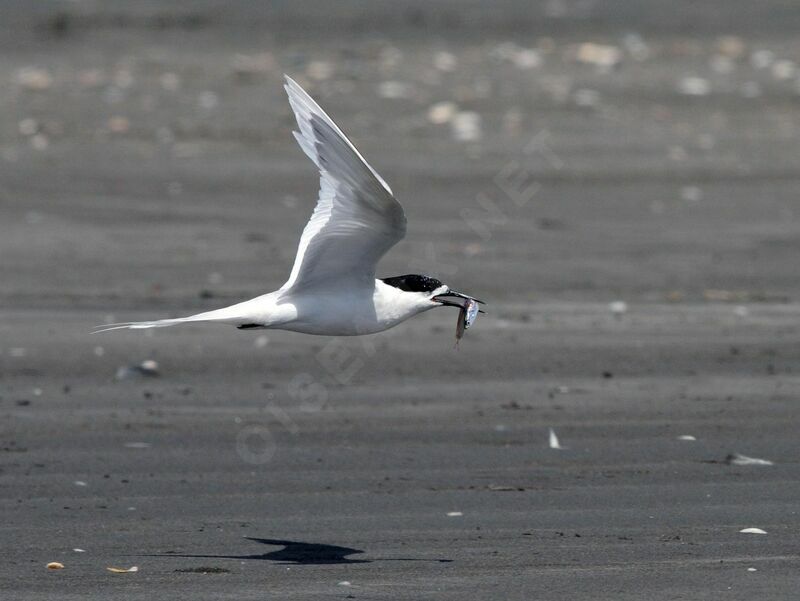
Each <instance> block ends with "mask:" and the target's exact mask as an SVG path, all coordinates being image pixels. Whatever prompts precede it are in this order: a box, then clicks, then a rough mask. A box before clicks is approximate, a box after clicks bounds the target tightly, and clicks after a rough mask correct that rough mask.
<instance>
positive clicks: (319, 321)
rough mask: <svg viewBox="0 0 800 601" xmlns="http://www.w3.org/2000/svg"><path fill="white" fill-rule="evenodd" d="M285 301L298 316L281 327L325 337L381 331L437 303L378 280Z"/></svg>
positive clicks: (292, 295) (290, 298)
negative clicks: (358, 286)
mask: <svg viewBox="0 0 800 601" xmlns="http://www.w3.org/2000/svg"><path fill="white" fill-rule="evenodd" d="M286 302H289V303H291V304H292V305H293V306H294V308H295V310H296V315H297V316H296V318H295V319H293V320H292V321H290V322H287V323H284V324H281V325H277V326H275V327H278V328H280V329H285V330H291V331H293V332H302V333H305V334H319V335H326V336H358V335H361V334H373V333H375V332H382V331H383V330H388V329H389V328H391V327H394V326H396V325H397V324H399V323H401V322H403V321H405V320H406V319H408V318H409V317H413V316H414V315H416V314H418V313H421V312H423V311H426V310H428V309H432V308H433V307H435V306H436V305H435V304H434V303H431V302H430V301H429V300H427V299H426V298H425V296H424V295H422V294H419V293H413V292H404V291H402V290H399V289H397V288H393V287H392V286H388V285H386V284H384V283H383V282H382V281H380V280H375V285H374V286H373V287H372V288H370V287H368V286H364V287H362V288H357V289H353V288H330V289H328V290H324V291H320V290H318V289H317V290H314V291H308V292H305V293H303V292H300V293H295V294H291V295H290V296H289V297H287V299H286Z"/></svg>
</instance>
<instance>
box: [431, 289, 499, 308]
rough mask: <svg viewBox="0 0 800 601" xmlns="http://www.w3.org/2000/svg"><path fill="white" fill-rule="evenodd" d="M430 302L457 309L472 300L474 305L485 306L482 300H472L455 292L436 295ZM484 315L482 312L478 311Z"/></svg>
mask: <svg viewBox="0 0 800 601" xmlns="http://www.w3.org/2000/svg"><path fill="white" fill-rule="evenodd" d="M431 300H433V301H436V302H437V303H441V304H442V305H444V306H446V307H458V308H459V309H460V308H461V307H463V306H464V304H465V303H466V302H467V301H468V300H473V301H475V302H476V303H480V304H482V305H485V304H486V303H484V302H483V301H482V300H478V299H477V298H473V297H471V296H467V295H466V294H461V293H460V292H456V291H455V290H450V291H448V292H445V293H444V294H437V295H436V296H434V297H433V298H432V299H431ZM480 312H481V313H484V311H480Z"/></svg>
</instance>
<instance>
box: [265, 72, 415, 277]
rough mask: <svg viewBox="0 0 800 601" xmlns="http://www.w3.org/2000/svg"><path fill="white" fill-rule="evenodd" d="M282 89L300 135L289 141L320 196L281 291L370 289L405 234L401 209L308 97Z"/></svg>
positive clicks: (290, 86)
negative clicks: (306, 163)
mask: <svg viewBox="0 0 800 601" xmlns="http://www.w3.org/2000/svg"><path fill="white" fill-rule="evenodd" d="M284 87H285V88H286V92H287V93H288V94H289V102H290V103H291V105H292V110H294V114H295V117H297V124H298V126H299V130H300V131H296V132H294V136H295V138H297V141H298V143H299V144H300V147H301V148H302V149H303V151H304V152H305V153H306V154H307V155H308V157H309V158H310V159H311V160H312V161H314V164H315V165H316V166H317V167H318V168H319V173H320V191H319V200H318V201H317V206H316V208H315V209H314V214H313V215H312V216H311V219H310V220H309V222H308V224H307V225H306V227H305V229H304V230H303V235H302V236H301V237H300V244H299V246H298V249H297V256H296V257H295V260H294V266H293V267H292V273H291V275H290V276H289V280H288V281H287V282H286V283H285V284H284V285H283V287H282V288H281V290H288V289H292V290H298V289H305V288H314V287H316V286H317V285H319V284H322V285H323V286H324V285H331V284H332V283H334V282H336V283H339V284H343V285H346V286H358V285H370V286H371V285H373V281H374V278H375V266H376V265H377V263H378V261H379V260H380V258H381V257H382V256H383V255H384V254H385V253H386V251H388V250H389V249H390V248H391V247H392V246H394V245H395V244H396V243H397V242H398V241H400V240H401V239H402V238H403V236H404V235H405V233H406V217H405V214H404V213H403V207H402V206H400V203H399V202H397V200H395V198H394V196H393V195H392V191H391V189H390V188H389V186H388V185H387V184H386V182H385V181H383V179H382V178H381V176H380V175H378V174H377V172H376V171H375V170H374V169H373V168H372V167H370V166H369V165H368V164H367V162H366V161H365V160H364V158H363V157H362V156H361V154H360V153H359V152H358V151H357V150H356V148H355V146H353V145H352V144H351V143H350V141H349V140H348V139H347V137H346V136H345V135H344V133H342V130H340V129H339V128H338V127H337V126H336V124H335V123H334V122H333V120H332V119H331V118H330V117H328V115H326V114H325V111H323V110H322V109H321V108H320V107H319V105H318V104H317V103H316V102H314V100H313V99H312V98H311V96H309V95H308V94H307V93H306V91H305V90H303V88H301V87H300V86H299V85H298V84H297V83H296V82H295V81H294V80H293V79H291V78H290V77H288V76H287V77H286V85H285V86H284Z"/></svg>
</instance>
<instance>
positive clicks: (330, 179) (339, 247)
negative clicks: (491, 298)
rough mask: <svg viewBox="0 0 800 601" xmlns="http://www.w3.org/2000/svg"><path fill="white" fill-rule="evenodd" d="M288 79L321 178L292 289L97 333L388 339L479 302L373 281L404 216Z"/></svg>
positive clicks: (302, 139)
mask: <svg viewBox="0 0 800 601" xmlns="http://www.w3.org/2000/svg"><path fill="white" fill-rule="evenodd" d="M285 77H286V83H285V85H284V88H285V89H286V92H287V94H288V95H289V104H290V105H291V107H292V110H293V111H294V114H295V117H296V119H297V126H298V129H299V131H295V132H293V133H294V137H295V138H296V139H297V142H298V143H299V144H300V148H302V149H303V152H305V154H306V155H307V156H308V158H310V159H311V160H312V161H313V162H314V164H315V165H316V166H317V168H318V169H319V175H320V190H319V199H318V200H317V205H316V208H315V209H314V212H313V214H312V215H311V219H310V220H309V222H308V224H306V227H305V229H304V230H303V234H302V235H301V237H300V243H299V245H298V248H297V255H296V257H295V260H294V266H293V267H292V271H291V274H290V275H289V279H288V280H287V281H286V283H285V284H284V285H283V286H281V287H280V288H279V289H278V290H276V291H274V292H270V293H268V294H263V295H261V296H258V297H256V298H253V299H250V300H247V301H244V302H240V303H237V304H235V305H231V306H228V307H224V308H222V309H216V310H214V311H207V312H205V313H198V314H197V315H190V316H188V317H179V318H175V319H158V320H155V321H137V322H127V323H117V324H107V325H105V326H100V327H99V329H98V330H97V332H106V331H110V330H117V329H124V328H130V329H134V330H135V329H145V328H163V327H167V326H174V325H179V324H189V323H209V322H212V323H223V324H230V325H234V326H236V327H237V328H239V329H243V330H245V329H262V328H272V329H280V330H289V331H292V332H301V333H304V334H316V335H322V336H358V335H362V334H373V333H376V332H381V331H384V330H388V329H389V328H392V327H394V326H396V325H397V324H399V323H402V322H403V321H405V320H407V319H409V318H410V317H413V316H414V315H417V314H419V313H423V312H424V311H428V310H430V309H434V308H436V307H444V306H454V307H459V308H460V309H461V310H462V311H463V310H464V307H465V305H466V304H470V305H472V304H473V303H482V302H483V301H479V300H478V299H475V298H472V297H470V296H468V295H466V294H462V293H460V292H456V291H454V290H451V289H450V287H449V286H447V285H446V284H443V283H442V282H441V281H439V280H438V279H436V278H434V277H430V276H427V275H420V274H407V275H401V276H395V277H387V278H382V279H376V278H375V268H376V265H377V263H378V261H379V260H380V259H381V257H383V256H384V255H385V254H386V252H387V251H388V250H389V249H390V248H391V247H392V246H394V245H395V244H397V242H399V241H400V240H401V239H402V238H403V236H405V233H406V216H405V213H404V212H403V207H402V206H401V205H400V203H399V202H398V201H397V199H396V198H395V197H394V194H393V193H392V190H391V188H389V185H388V184H387V183H386V182H385V181H384V180H383V178H382V177H381V176H380V175H378V173H377V171H375V170H374V169H373V168H372V167H370V165H369V164H368V163H367V161H366V160H364V157H363V156H361V154H360V153H359V152H358V150H356V148H355V146H353V144H352V143H351V142H350V140H348V139H347V136H345V135H344V133H343V132H342V130H341V129H339V127H338V126H337V125H336V124H335V123H334V122H333V120H332V119H331V118H330V117H329V116H328V115H327V114H326V113H325V111H323V110H322V109H321V108H320V106H319V105H318V104H317V103H316V102H315V101H314V100H313V99H312V98H311V96H309V95H308V93H306V91H305V90H304V89H303V88H301V87H300V85H299V84H298V83H297V82H295V81H294V80H293V79H292V78H291V77H289V76H285ZM474 306H477V305H474Z"/></svg>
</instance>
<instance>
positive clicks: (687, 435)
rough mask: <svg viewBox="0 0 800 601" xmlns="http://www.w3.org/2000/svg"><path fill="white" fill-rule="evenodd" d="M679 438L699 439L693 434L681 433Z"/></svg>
mask: <svg viewBox="0 0 800 601" xmlns="http://www.w3.org/2000/svg"><path fill="white" fill-rule="evenodd" d="M678 440H697V439H696V438H695V437H694V436H692V435H691V434H681V435H680V436H678Z"/></svg>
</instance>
